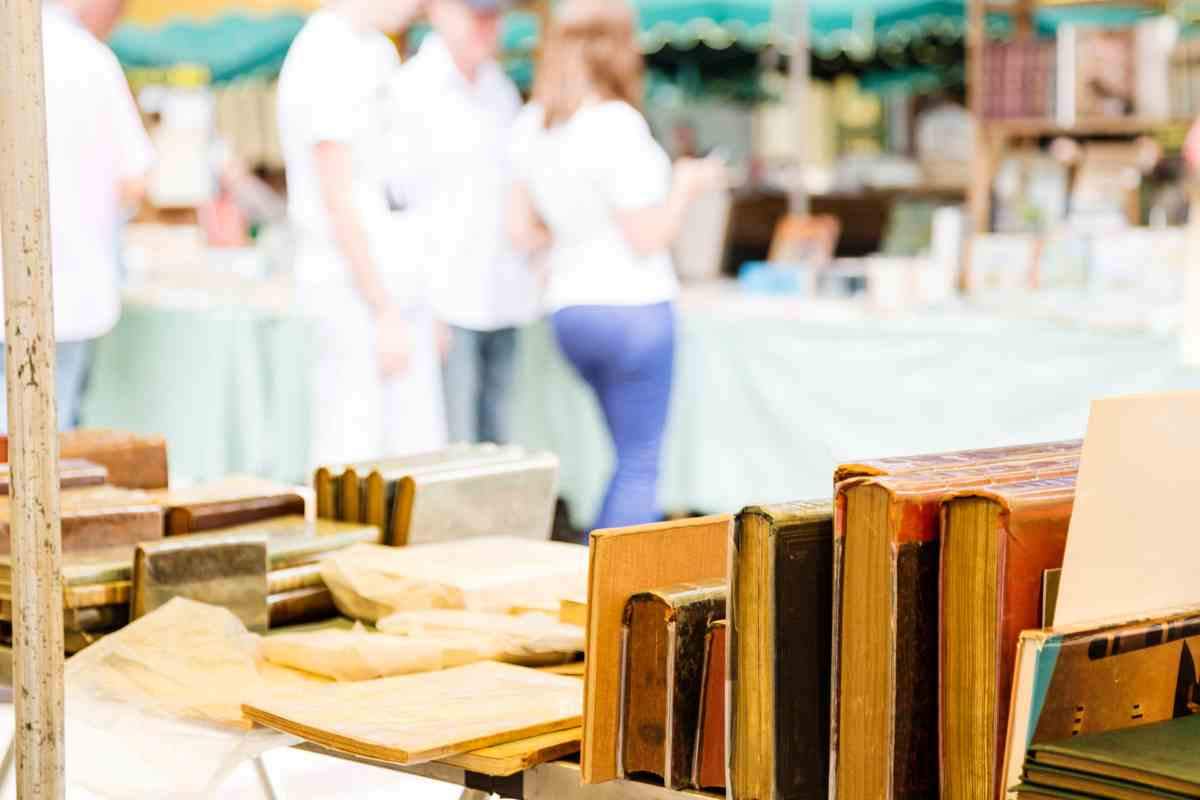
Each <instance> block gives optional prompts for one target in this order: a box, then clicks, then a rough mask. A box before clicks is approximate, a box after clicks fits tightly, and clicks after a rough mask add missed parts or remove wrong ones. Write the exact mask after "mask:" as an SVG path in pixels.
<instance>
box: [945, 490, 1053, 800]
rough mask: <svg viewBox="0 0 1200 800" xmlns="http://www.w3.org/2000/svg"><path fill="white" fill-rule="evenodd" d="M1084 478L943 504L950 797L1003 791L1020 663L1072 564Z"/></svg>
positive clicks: (982, 799) (963, 495)
mask: <svg viewBox="0 0 1200 800" xmlns="http://www.w3.org/2000/svg"><path fill="white" fill-rule="evenodd" d="M1074 500H1075V477H1074V476H1067V477H1062V478H1054V479H1050V480H1042V481H1030V482H1027V483H1016V484H1011V485H1007V486H994V487H989V488H986V489H970V490H966V491H963V492H960V493H958V494H957V495H955V496H954V497H952V498H951V499H950V500H948V501H947V502H946V503H945V504H944V505H943V507H942V527H941V591H940V598H941V615H942V618H941V619H942V622H941V647H940V666H941V669H940V696H941V720H940V734H941V735H940V737H939V749H940V760H941V790H942V793H941V796H942V797H943V798H945V800H958V799H959V798H964V799H966V798H978V800H990V798H995V797H997V796H998V794H999V792H1000V790H1001V788H1002V786H1001V784H1002V781H1001V778H1000V776H1001V768H1002V765H1003V760H1004V735H1005V731H1006V730H1007V729H1008V709H1009V703H1010V700H1011V693H1012V666H1013V663H1014V661H1015V659H1016V653H1017V642H1018V640H1019V638H1020V635H1021V631H1023V630H1029V629H1033V628H1037V627H1039V623H1040V619H1041V600H1042V582H1043V580H1044V577H1045V573H1046V571H1047V570H1050V569H1056V568H1059V567H1061V566H1062V559H1063V550H1064V549H1065V547H1066V542H1067V529H1068V526H1069V525H1070V522H1071V508H1072V506H1073V504H1074Z"/></svg>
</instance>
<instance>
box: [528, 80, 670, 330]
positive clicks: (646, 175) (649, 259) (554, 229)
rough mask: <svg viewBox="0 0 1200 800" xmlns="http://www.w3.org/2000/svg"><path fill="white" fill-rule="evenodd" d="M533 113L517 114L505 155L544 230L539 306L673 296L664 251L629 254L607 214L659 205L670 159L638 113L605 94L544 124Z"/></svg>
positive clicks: (656, 300)
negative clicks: (548, 240) (544, 280)
mask: <svg viewBox="0 0 1200 800" xmlns="http://www.w3.org/2000/svg"><path fill="white" fill-rule="evenodd" d="M543 119H544V116H543V112H542V110H541V108H540V107H538V106H537V105H531V106H529V107H527V108H526V109H525V110H524V111H523V112H522V113H521V116H520V118H519V119H518V120H517V125H516V130H515V132H514V145H513V160H514V163H515V165H516V171H517V175H518V177H519V179H520V180H522V181H523V182H524V183H525V184H526V186H527V187H528V188H529V192H530V194H531V196H532V198H533V202H534V205H535V206H536V208H537V211H538V213H539V214H540V215H541V217H542V219H543V220H544V221H545V223H546V225H547V226H548V227H549V229H550V233H551V235H552V237H553V244H552V245H551V249H550V253H549V257H548V258H549V267H550V284H549V287H548V288H547V292H546V303H547V305H548V307H549V309H550V310H551V311H557V310H559V309H562V308H566V307H568V306H579V305H621V306H624V305H653V304H655V303H662V302H666V301H668V300H672V299H674V298H675V296H676V295H677V294H678V293H679V282H678V279H677V278H676V277H675V270H674V268H673V266H672V264H671V256H670V254H669V253H668V252H667V251H666V250H663V251H662V252H660V253H654V254H652V255H649V256H640V255H638V254H637V253H636V252H635V251H634V249H633V247H632V246H630V244H629V242H628V240H627V239H626V238H625V235H624V234H623V233H622V231H621V229H620V227H619V226H618V224H617V221H616V217H615V215H614V212H615V211H618V210H622V211H632V210H637V209H642V208H649V207H652V206H656V205H660V204H661V203H663V202H665V201H666V199H667V197H668V195H669V193H670V190H671V160H670V158H669V157H668V156H667V154H666V152H665V151H664V150H663V149H662V147H661V146H660V145H659V144H658V142H656V141H655V140H654V137H653V136H652V135H651V133H650V126H649V125H648V124H647V123H646V120H645V118H644V117H642V115H641V114H640V113H639V112H638V111H637V109H635V108H633V107H632V106H630V105H629V104H628V103H624V102H620V101H611V102H605V103H600V104H597V105H592V106H585V107H584V108H582V109H580V110H579V111H578V112H576V113H575V115H574V116H573V117H572V118H571V119H570V120H568V121H567V122H565V123H563V124H561V125H557V126H555V127H553V128H550V129H546V127H545V125H544V124H543Z"/></svg>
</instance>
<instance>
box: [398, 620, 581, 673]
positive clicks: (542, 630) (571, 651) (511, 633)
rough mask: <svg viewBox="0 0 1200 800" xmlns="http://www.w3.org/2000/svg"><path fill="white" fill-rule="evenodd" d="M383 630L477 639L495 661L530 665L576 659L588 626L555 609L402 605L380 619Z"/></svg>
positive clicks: (431, 637) (445, 637) (436, 636)
mask: <svg viewBox="0 0 1200 800" xmlns="http://www.w3.org/2000/svg"><path fill="white" fill-rule="evenodd" d="M375 627H376V628H377V629H378V630H380V631H382V632H383V633H387V634H391V635H393V636H408V637H418V638H430V639H455V640H459V641H461V642H464V643H465V642H471V643H475V645H476V646H477V647H479V648H480V649H482V650H483V652H485V653H486V654H487V655H486V656H485V658H487V659H490V660H493V661H504V662H506V663H509V664H520V665H521V666H526V667H541V666H557V665H562V664H565V663H573V662H574V661H575V659H576V657H577V656H578V655H579V654H580V653H582V652H583V647H584V639H583V637H584V631H583V628H581V627H579V626H578V625H568V624H565V623H562V622H559V621H558V620H557V619H556V618H555V617H553V616H551V615H549V614H542V613H539V612H530V613H524V614H504V613H499V612H494V611H492V612H487V611H463V610H459V609H449V608H432V609H426V610H424V611H398V612H396V613H395V614H391V615H389V616H386V617H384V618H383V619H381V620H379V622H378V623H377V624H376V626H375Z"/></svg>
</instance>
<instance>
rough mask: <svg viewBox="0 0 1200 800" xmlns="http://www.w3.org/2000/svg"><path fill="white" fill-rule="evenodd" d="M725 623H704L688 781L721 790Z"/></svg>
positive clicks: (723, 790)
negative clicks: (697, 721) (693, 754)
mask: <svg viewBox="0 0 1200 800" xmlns="http://www.w3.org/2000/svg"><path fill="white" fill-rule="evenodd" d="M728 641H729V624H728V621H727V620H716V621H715V622H713V623H712V624H711V625H709V626H708V639H707V641H706V642H705V647H704V679H703V681H702V682H701V687H702V688H701V692H700V717H699V719H700V724H699V726H698V729H697V731H696V757H695V763H694V765H693V770H692V783H693V784H694V785H695V786H696V787H697V788H698V789H704V790H709V791H720V792H721V793H722V794H724V793H725V783H726V781H725V753H726V749H725V737H726V731H725V706H726V701H725V696H726V695H725V690H726V664H727V660H726V656H727V652H728Z"/></svg>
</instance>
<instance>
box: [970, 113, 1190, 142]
mask: <svg viewBox="0 0 1200 800" xmlns="http://www.w3.org/2000/svg"><path fill="white" fill-rule="evenodd" d="M1191 124H1192V120H1188V119H1157V120H1156V119H1145V118H1141V117H1109V118H1098V119H1090V120H1081V121H1079V122H1077V123H1076V124H1074V125H1068V126H1064V125H1060V124H1059V123H1058V121H1057V120H1054V119H989V120H985V121H984V128H985V129H986V130H988V131H991V132H993V133H995V134H998V135H1001V136H1004V137H1006V138H1010V139H1012V138H1016V137H1019V136H1031V137H1033V136H1136V135H1137V134H1140V133H1154V132H1156V131H1160V130H1163V129H1164V128H1174V127H1180V126H1189V125H1191Z"/></svg>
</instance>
